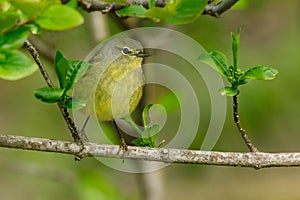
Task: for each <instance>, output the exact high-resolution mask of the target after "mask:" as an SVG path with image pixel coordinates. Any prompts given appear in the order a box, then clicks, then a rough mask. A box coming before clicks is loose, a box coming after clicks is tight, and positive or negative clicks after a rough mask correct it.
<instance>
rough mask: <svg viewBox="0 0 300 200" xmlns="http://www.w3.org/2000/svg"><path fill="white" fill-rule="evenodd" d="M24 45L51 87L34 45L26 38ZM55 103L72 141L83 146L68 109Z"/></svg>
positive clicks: (51, 83) (51, 84) (52, 85)
mask: <svg viewBox="0 0 300 200" xmlns="http://www.w3.org/2000/svg"><path fill="white" fill-rule="evenodd" d="M25 47H26V48H27V50H28V51H29V53H30V54H31V56H32V58H33V59H34V61H35V62H36V64H37V65H38V67H39V69H40V72H41V74H42V76H43V78H44V79H45V81H46V83H47V85H48V86H49V87H51V88H53V87H54V84H53V82H52V81H51V79H50V77H49V74H48V73H47V71H46V69H45V67H44V66H43V64H42V62H41V60H40V58H39V53H38V51H37V50H36V49H35V47H34V46H33V45H32V44H31V43H30V42H29V41H28V40H26V41H25ZM57 105H58V107H59V109H60V111H61V114H62V115H63V117H64V119H65V121H66V123H67V126H68V128H69V130H70V132H71V134H72V137H73V139H74V141H75V142H77V143H80V144H81V145H82V147H83V141H82V140H81V138H80V135H79V132H78V129H77V128H76V125H75V123H74V122H73V120H72V119H71V117H70V114H69V112H68V110H67V109H66V108H65V107H64V106H63V105H62V104H61V103H57Z"/></svg>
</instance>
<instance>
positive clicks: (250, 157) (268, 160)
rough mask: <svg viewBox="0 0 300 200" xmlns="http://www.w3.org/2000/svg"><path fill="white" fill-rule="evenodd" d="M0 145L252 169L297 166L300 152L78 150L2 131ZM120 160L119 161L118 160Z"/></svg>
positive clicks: (96, 146)
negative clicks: (5, 133)
mask: <svg viewBox="0 0 300 200" xmlns="http://www.w3.org/2000/svg"><path fill="white" fill-rule="evenodd" d="M0 147H7V148H14V149H24V150H34V151H42V152H55V153H63V154H70V155H78V154H79V153H81V156H82V158H84V157H106V158H118V159H121V160H122V159H124V158H125V159H135V160H146V161H156V162H164V163H186V164H203V165H217V166H232V167H249V168H254V169H261V168H269V167H295V166H297V167H299V166H300V152H297V153H263V152H256V153H251V152H249V153H238V152H216V151H199V150H198V151H197V150H184V149H166V148H145V147H133V146H128V150H127V151H126V153H124V151H123V150H121V151H120V147H119V146H118V145H106V144H101V145H100V144H96V143H91V142H87V143H85V148H84V149H83V150H81V146H80V144H78V143H75V142H69V141H59V140H50V139H43V138H30V137H24V136H13V135H4V134H0ZM125 162H126V161H125ZM120 164H122V162H121V161H120Z"/></svg>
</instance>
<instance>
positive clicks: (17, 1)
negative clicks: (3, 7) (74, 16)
mask: <svg viewBox="0 0 300 200" xmlns="http://www.w3.org/2000/svg"><path fill="white" fill-rule="evenodd" d="M57 3H60V2H59V1H57V0H49V1H44V0H38V1H32V0H13V1H11V4H12V5H14V6H15V7H16V8H18V9H20V10H21V12H22V13H23V14H24V15H25V16H27V20H28V21H32V20H35V19H36V18H37V17H38V16H40V15H41V14H42V13H43V12H44V10H45V9H47V8H48V7H49V6H50V5H51V4H57Z"/></svg>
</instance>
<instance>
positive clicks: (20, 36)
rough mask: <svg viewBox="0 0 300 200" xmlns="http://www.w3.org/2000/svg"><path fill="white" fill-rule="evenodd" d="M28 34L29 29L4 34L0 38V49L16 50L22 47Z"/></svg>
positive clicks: (23, 28) (19, 29)
mask: <svg viewBox="0 0 300 200" xmlns="http://www.w3.org/2000/svg"><path fill="white" fill-rule="evenodd" d="M28 34H29V27H22V28H18V29H16V30H13V31H11V32H6V33H4V34H3V35H2V37H1V38H0V49H17V48H20V47H22V46H23V44H24V42H25V40H26V39H27V37H28Z"/></svg>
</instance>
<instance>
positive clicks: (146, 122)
mask: <svg viewBox="0 0 300 200" xmlns="http://www.w3.org/2000/svg"><path fill="white" fill-rule="evenodd" d="M152 106H153V104H148V105H147V106H145V108H144V109H143V112H142V119H143V125H144V128H145V129H147V128H148V125H149V119H148V114H149V110H150V108H151V107H152Z"/></svg>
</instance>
